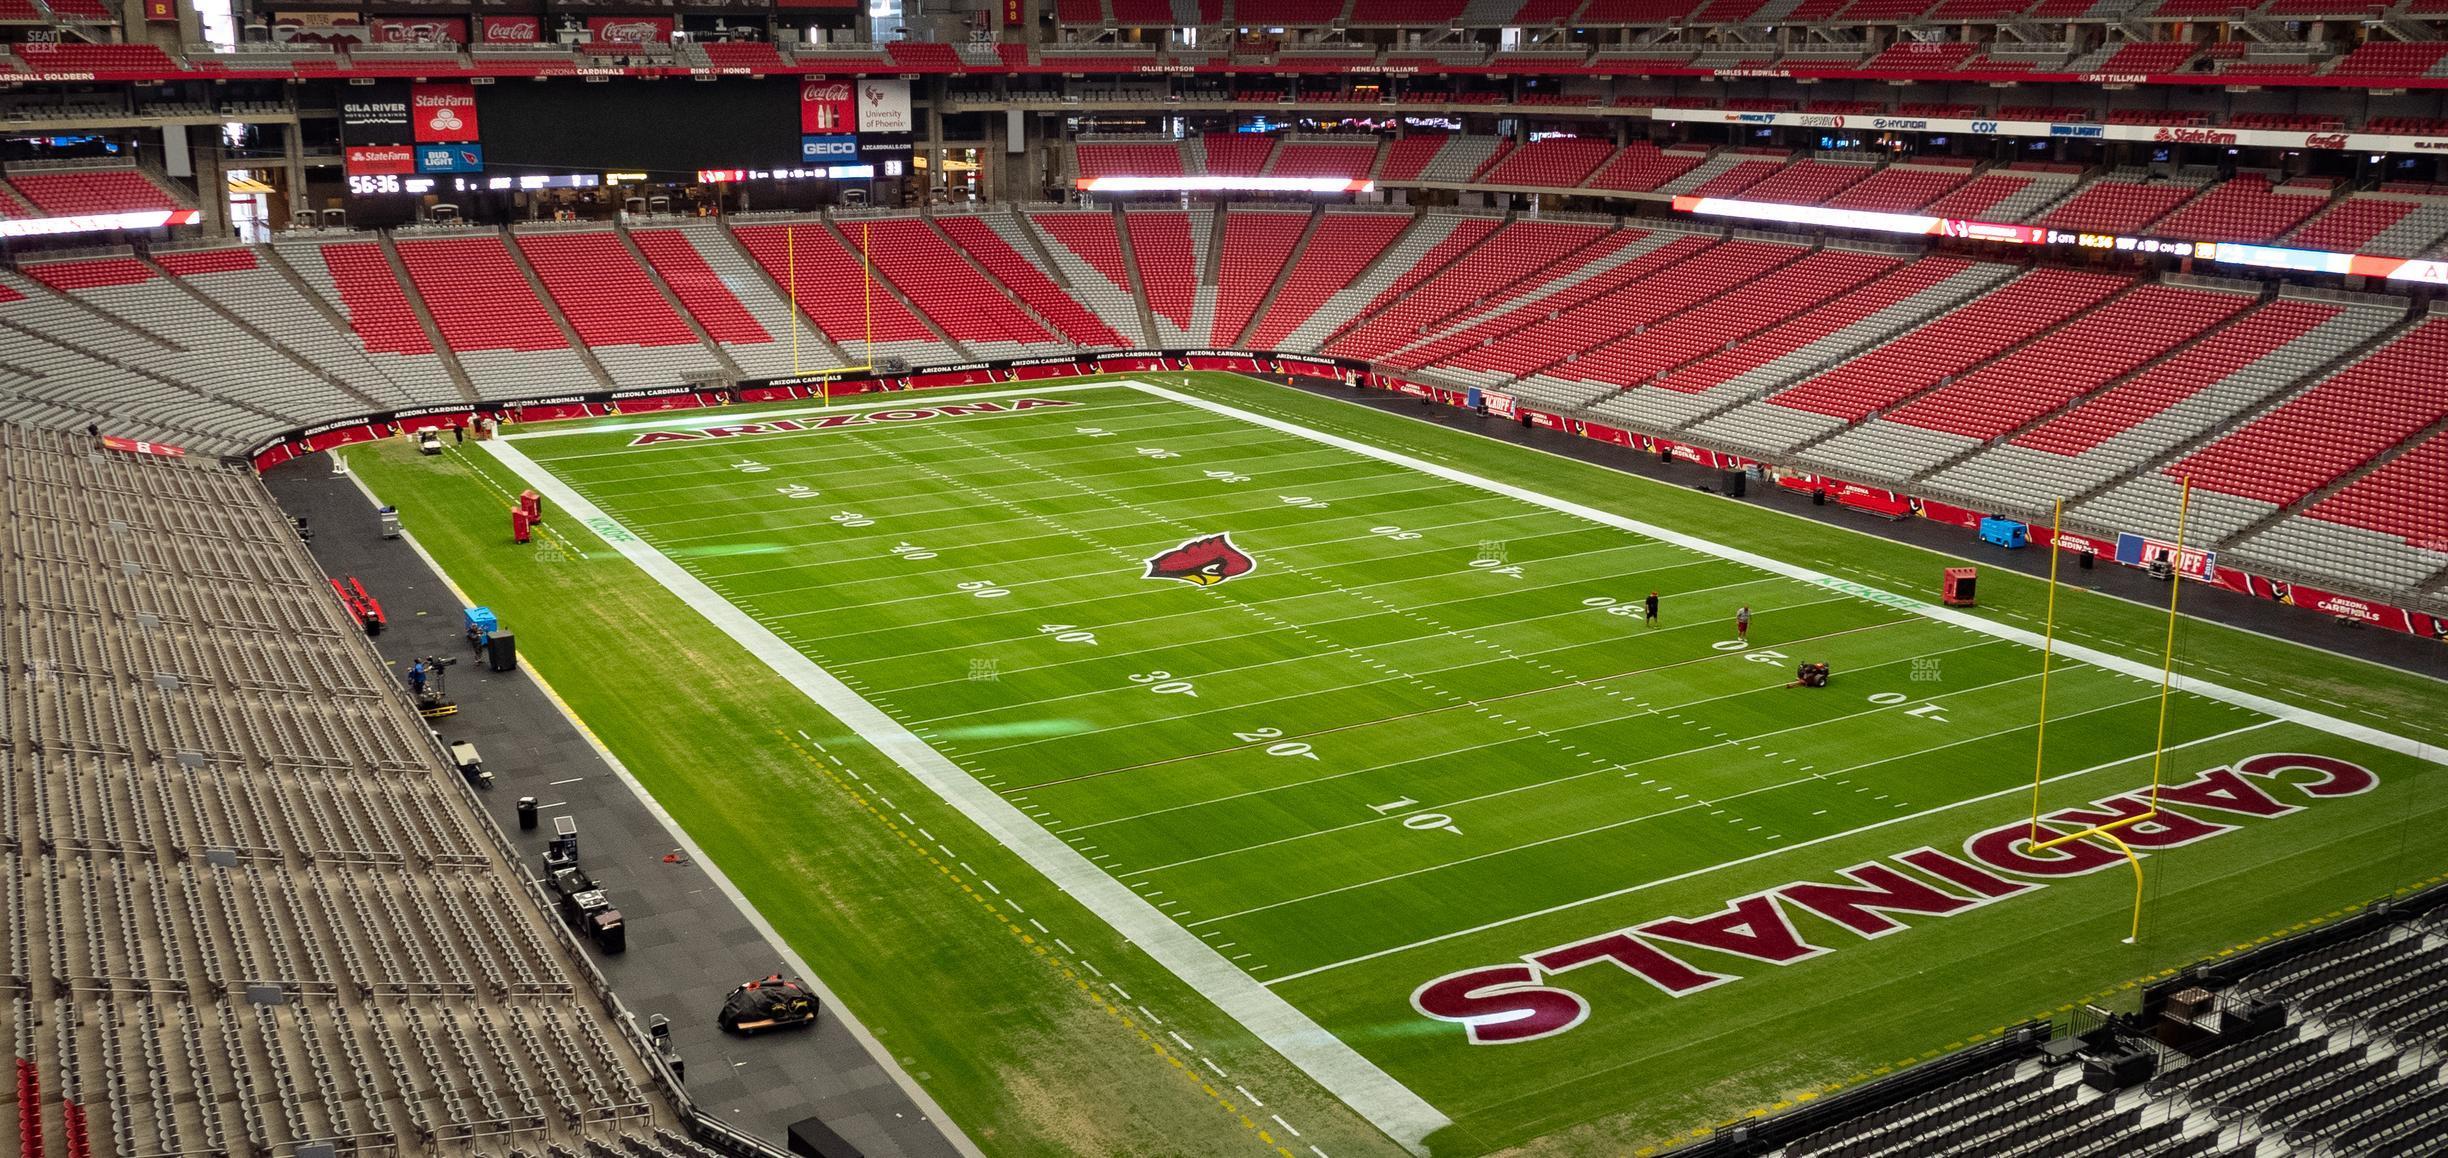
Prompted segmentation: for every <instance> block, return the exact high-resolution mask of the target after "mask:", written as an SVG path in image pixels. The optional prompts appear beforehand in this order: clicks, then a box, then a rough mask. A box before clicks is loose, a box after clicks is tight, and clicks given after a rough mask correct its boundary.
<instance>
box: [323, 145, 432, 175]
mask: <svg viewBox="0 0 2448 1158" xmlns="http://www.w3.org/2000/svg"><path fill="white" fill-rule="evenodd" d="M341 164H342V166H343V167H344V168H345V169H346V170H347V172H348V175H349V176H351V177H381V176H399V175H402V174H408V173H414V172H416V171H417V170H416V149H415V148H414V147H412V146H409V145H351V146H349V147H348V150H347V152H346V153H345V154H344V155H343V156H342V158H341Z"/></svg>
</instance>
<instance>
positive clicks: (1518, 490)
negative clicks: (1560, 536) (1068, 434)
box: [485, 382, 2448, 764]
mask: <svg viewBox="0 0 2448 1158" xmlns="http://www.w3.org/2000/svg"><path fill="white" fill-rule="evenodd" d="M1129 385H1130V386H1132V387H1133V388H1134V389H1137V390H1141V391H1144V392H1146V393H1149V394H1153V395H1156V396H1157V397H1160V398H1171V399H1173V400H1174V401H1177V402H1180V403H1182V404H1183V405H1186V406H1196V407H1198V408H1199V409H1201V410H1207V411H1212V412H1214V413H1217V414H1230V415H1237V416H1240V417H1242V418H1244V419H1246V420H1248V421H1250V422H1254V423H1257V424H1258V425H1260V426H1264V427H1267V428H1268V429H1270V430H1280V431H1283V432H1284V433H1286V434H1292V435H1297V436H1299V437H1302V438H1307V439H1310V440H1312V441H1315V442H1322V443H1325V444H1326V445H1328V446H1339V447H1342V448H1343V449H1345V450H1348V451H1351V452H1352V453H1354V454H1358V455H1362V456H1365V457H1368V458H1374V459H1377V460H1378V461H1380V462H1390V463H1394V464H1396V465H1400V466H1408V467H1410V468H1411V469H1413V470H1417V471H1422V472H1425V473H1427V474H1432V475H1435V476H1436V477H1438V478H1441V479H1446V480H1449V481H1452V482H1458V483H1464V484H1467V485H1470V486H1475V487H1478V488H1480V489H1481V490H1486V491H1492V492H1494V493H1496V494H1501V495H1510V496H1512V497H1514V498H1517V499H1520V500H1522V501H1523V502H1525V503H1529V504H1531V505H1533V506H1541V507H1546V508H1547V509H1549V510H1554V511H1562V512H1564V513H1565V514H1569V515H1576V516H1579V517H1581V518H1584V519H1587V520H1589V521H1591V522H1594V523H1598V524H1601V525H1603V526H1609V527H1616V528H1619V529H1622V530H1626V531H1630V532H1632V533H1634V534H1638V535H1646V536H1648V537H1650V538H1652V539H1661V540H1664V541H1666V542H1669V543H1673V544H1675V545H1677V546H1680V547H1684V548H1686V549H1689V550H1692V551H1697V552H1699V553H1701V554H1704V555H1712V556H1715V557H1717V558H1720V559H1725V560H1729V561H1731V562H1735V563H1742V564H1745V565H1747V566H1750V567H1754V568H1757V569H1759V570H1762V571H1766V572H1768V573H1769V574H1772V575H1782V576H1784V577H1786V578H1788V579H1796V580H1800V581H1802V582H1804V583H1808V584H1811V585H1813V586H1816V587H1820V588H1824V589H1827V590H1831V591H1837V592H1841V593H1844V594H1847V595H1852V596H1855V597H1857V598H1860V599H1863V600H1867V601H1869V602H1872V603H1877V604H1880V605H1882V606H1886V607H1892V608H1895V609H1897V610H1901V611H1908V612H1911V613H1913V614H1915V615H1920V616H1923V617H1926V618H1929V619H1934V620H1937V621H1938V622H1940V623H1947V624H1953V625H1955V626H1958V627H1963V628H1967V629H1969V630H1972V631H1978V632H1981V633H1983V634H1987V635H1994V636H1996V637H1998V638H2000V639H2008V640H2013V641H2015V642H2017V643H2021V644H2024V645H2026V646H2028V647H2032V648H2038V647H2040V646H2041V645H2042V644H2043V642H2044V641H2043V640H2042V639H2041V637H2040V635H2039V633H2037V632H2032V631H2026V630H2024V629H2023V628H2020V627H2012V626H2008V625H2007V624H2003V623H1998V622H1994V621H1992V620H1988V619H1983V618H1981V617H1980V616H1977V615H1970V614H1966V613H1964V612H1962V611H1958V610H1956V609H1955V608H1952V607H1941V606H1939V605H1937V604H1933V603H1925V602H1923V601H1921V600H1918V599H1914V598H1911V597H1910V596H1905V595H1897V594H1894V593H1893V592H1889V591H1883V590H1880V589H1879V588H1876V587H1872V586H1870V585H1868V584H1866V583H1855V582H1853V581H1851V580H1848V579H1839V578H1837V577H1836V576H1833V575H1829V574H1826V573H1825V572H1821V571H1815V570H1812V569H1811V568H1808V567H1803V566H1799V565H1797V564H1793V563H1788V562H1785V561H1784V560H1782V559H1772V558H1769V557H1768V556H1766V555H1761V554H1758V553H1756V552H1752V551H1746V550H1743V549H1742V548H1739V547H1729V546H1726V545H1725V544H1723V543H1718V542H1715V541H1712V540H1709V539H1704V538H1701V537H1699V536H1698V535H1691V534H1686V533H1684V532H1682V531H1677V530H1673V529H1670V528H1667V527H1661V526H1658V525H1656V524H1654V523H1645V522H1642V521H1640V520H1638V519H1632V518H1627V517H1625V516H1623V515H1618V514H1616V513H1614V512H1612V511H1602V510H1599V509H1598V508H1596V507H1590V506H1584V505H1582V504H1580V503H1576V502H1572V501H1570V500H1566V499H1559V498H1554V497H1552V496H1549V495H1545V494H1542V493H1540V492H1538V491H1534V490H1531V489H1529V488H1527V487H1520V486H1515V485H1513V484H1512V483H1506V482H1499V481H1497V480H1495V479H1490V478H1484V477H1482V476H1479V475H1475V474H1471V473H1469V472H1467V471H1461V470H1456V469H1454V468H1452V467H1449V466H1443V465H1440V464H1437V463H1433V462H1428V461H1426V460H1424V459H1420V458H1416V457H1413V456H1411V455H1407V454H1403V453H1401V452H1399V451H1392V450H1386V449H1383V448H1381V447H1376V446H1371V445H1369V444H1368V443H1365V442H1358V441H1355V440H1353V439H1348V438H1344V437H1341V436H1339V435H1333V434H1327V433H1324V432H1323V431H1318V430H1313V429H1310V428H1309V427H1305V426H1302V425H1300V424H1298V423H1294V422H1286V421H1284V420H1282V419H1280V418H1270V417H1267V416H1266V415H1263V414H1256V413H1252V412H1250V411H1247V410H1243V409H1241V408H1239V407H1236V406H1228V405H1226V404H1224V403H1221V402H1215V401H1211V400H1208V399H1205V398H1200V397H1198V396H1196V395H1191V394H1184V393H1182V392H1181V391H1178V390H1173V389H1170V388H1167V387H1163V386H1156V385H1151V384H1149V383H1144V382H1131V383H1129ZM485 445H487V446H491V445H493V444H492V443H486V444H485ZM2056 649H2057V654H2059V655H2064V656H2070V657H2072V658H2074V659H2079V660H2082V661H2084V662H2086V663H2089V664H2091V665H2093V666H2095V667H2103V668H2106V669H2108V670H2109V671H2113V672H2117V673H2120V674H2123V675H2128V676H2133V677H2135V678H2138V679H2148V680H2151V681H2153V682H2156V681H2157V680H2158V678H2159V675H2160V671H2159V668H2158V667H2156V666H2154V665H2151V664H2144V663H2139V662H2136V661H2134V660H2130V659H2126V658H2125V657H2123V656H2120V655H2112V654H2110V653H2108V652H2104V651H2101V650H2099V649H2097V648H2093V647H2087V646H2085V645H2082V644H2077V643H2065V642H2062V641H2060V642H2059V643H2058V644H2057V647H2056ZM2171 682H2172V686H2174V687H2175V689H2176V690H2178V691H2185V692H2192V693H2194V694H2195V695H2199V696H2203V697H2205V698H2208V699H2213V700H2218V701H2220V702H2222V703H2230V704H2237V705H2241V706H2243V707H2246V708H2250V709H2252V710H2253V711H2256V712H2259V713H2261V714H2262V715H2265V716H2274V717H2276V718H2278V719H2282V720H2286V721H2289V722H2291V723H2297V724H2302V725H2304V726H2306V727H2310V728H2316V729H2319V730H2321V731H2324V732H2328V733H2330V734H2332V735H2337V736H2343V737H2346V738H2347V739H2350V740H2357V741H2360V742H2362V743H2365V744H2369V745H2371V746H2373V747H2375V748H2384V749H2387V750H2388V751H2391V752H2396V753H2398V754H2400V755H2404V756H2411V757H2414V758H2416V759H2419V760H2426V761H2429V762H2431V763H2433V764H2448V751H2443V750H2442V749H2441V747H2440V746H2439V745H2436V744H2430V743H2425V742H2422V741H2419V740H2411V739H2408V738H2406V737H2403V736H2398V735H2393V734H2391V733H2388V732H2383V731H2380V730H2379V729H2377V728H2372V727H2367V726H2365V725H2362V724H2358V723H2355V722H2353V721H2351V720H2341V719H2338V718H2337V717H2335V716H2331V715H2327V714H2324V713H2321V712H2316V711H2313V710H2311V709H2309V708H2304V707H2299V706H2297V705H2294V704H2288V703H2281V702H2279V701H2277V700H2273V699H2270V698H2268V697H2267V696H2258V695H2254V694H2252V693H2250V692H2241V691H2237V690H2235V689H2234V688H2230V687H2227V686H2225V685H2223V684H2218V683H2213V682H2211V681H2209V680H2206V679H2201V678H2198V677H2195V676H2189V675H2179V676H2176V677H2174V679H2173V680H2172V681H2171Z"/></svg>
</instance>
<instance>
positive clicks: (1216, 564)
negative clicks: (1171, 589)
mask: <svg viewBox="0 0 2448 1158" xmlns="http://www.w3.org/2000/svg"><path fill="white" fill-rule="evenodd" d="M1147 568H1148V569H1147V576H1146V577H1147V578H1150V579H1179V580H1181V581H1182V582H1184V583H1196V584H1198V585H1199V586H1201V587H1210V586H1213V585H1215V584H1218V583H1221V582H1223V581H1225V580H1227V579H1238V578H1240V577H1241V576H1243V575H1247V574H1249V573H1250V572H1252V571H1254V570H1257V568H1258V561H1257V560H1255V559H1252V558H1250V557H1249V555H1248V554H1247V553H1245V552H1243V551H1242V550H1241V548H1239V547H1236V546H1233V542H1232V536H1230V535H1209V536H1207V537H1206V538H1203V539H1191V540H1189V541H1187V542H1185V543H1183V544H1182V545H1181V546H1178V547H1175V548H1173V549H1172V550H1170V551H1167V552H1165V553H1164V554H1161V555H1158V556H1156V557H1155V558H1153V559H1150V560H1148V561H1147Z"/></svg>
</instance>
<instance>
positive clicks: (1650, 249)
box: [1447, 231, 1812, 407]
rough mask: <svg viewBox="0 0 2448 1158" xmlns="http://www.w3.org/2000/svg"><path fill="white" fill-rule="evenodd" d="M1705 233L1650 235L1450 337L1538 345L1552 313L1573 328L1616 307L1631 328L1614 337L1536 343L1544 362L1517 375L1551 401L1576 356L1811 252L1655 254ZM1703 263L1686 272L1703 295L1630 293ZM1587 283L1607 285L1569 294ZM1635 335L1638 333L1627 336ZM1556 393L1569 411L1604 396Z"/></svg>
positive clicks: (1679, 317)
mask: <svg viewBox="0 0 2448 1158" xmlns="http://www.w3.org/2000/svg"><path fill="white" fill-rule="evenodd" d="M1706 236H1707V235H1694V234H1688V233H1674V232H1663V231H1661V232H1659V233H1653V234H1651V235H1650V236H1648V237H1645V238H1642V239H1641V240H1640V241H1639V242H1638V243H1636V244H1634V245H1632V246H1628V247H1626V248H1625V249H1624V250H1623V251H1622V252H1621V253H1619V254H1610V255H1608V257H1607V258H1606V259H1605V260H1603V261H1601V262H1593V263H1592V266H1593V267H1598V266H1603V267H1604V268H1601V269H1596V270H1595V272H1591V273H1589V274H1588V276H1584V274H1585V272H1587V271H1582V270H1576V271H1574V273H1573V274H1570V275H1567V276H1566V277H1564V278H1560V279H1558V281H1559V283H1563V284H1560V285H1559V286H1558V288H1559V290H1561V291H1563V292H1558V293H1553V294H1541V295H1537V296H1535V297H1533V298H1529V299H1526V300H1525V303H1524V304H1523V306H1522V308H1521V309H1520V310H1518V311H1515V312H1501V313H1491V314H1490V315H1489V316H1488V319H1487V320H1486V322H1484V323H1482V324H1481V326H1480V327H1479V328H1477V329H1476V330H1474V329H1472V328H1462V329H1457V330H1456V331H1454V333H1455V334H1456V335H1458V336H1459V335H1467V334H1471V333H1474V332H1476V333H1478V334H1479V336H1480V338H1481V341H1482V342H1487V341H1496V342H1503V341H1508V340H1511V341H1517V342H1525V343H1533V344H1537V343H1543V342H1546V341H1547V340H1548V339H1546V338H1545V336H1544V332H1543V331H1542V330H1541V325H1542V323H1544V322H1545V321H1546V320H1547V319H1548V317H1549V316H1551V315H1553V316H1557V317H1559V318H1562V319H1566V320H1567V321H1568V322H1571V323H1573V324H1578V322H1579V319H1583V318H1592V317H1596V318H1604V317H1606V316H1607V314H1608V311H1609V307H1610V305H1613V306H1614V307H1616V310H1615V317H1616V318H1617V320H1628V321H1629V323H1630V327H1631V328H1630V329H1625V330H1624V331H1623V332H1622V333H1621V334H1617V333H1614V332H1611V331H1605V330H1601V331H1598V332H1596V333H1591V332H1589V331H1581V332H1582V333H1584V334H1589V337H1588V338H1580V339H1576V341H1575V343H1572V344H1567V343H1560V342H1559V343H1555V344H1551V345H1541V346H1540V348H1539V352H1540V353H1541V354H1543V355H1544V356H1545V357H1544V360H1543V361H1540V362H1538V363H1536V364H1534V365H1532V366H1531V367H1530V368H1529V369H1527V370H1523V371H1520V372H1519V374H1518V377H1519V378H1520V379H1522V380H1524V381H1528V382H1531V383H1533V385H1532V386H1531V387H1530V391H1531V392H1532V393H1534V394H1537V395H1539V396H1540V397H1544V398H1550V399H1552V398H1555V397H1557V396H1558V394H1559V392H1558V391H1556V390H1555V389H1553V388H1552V387H1553V384H1554V383H1557V382H1560V381H1563V380H1565V376H1564V374H1563V373H1562V372H1561V370H1562V368H1563V367H1565V366H1568V365H1574V364H1576V363H1577V362H1578V361H1579V359H1581V358H1583V357H1584V356H1589V355H1592V354H1593V353H1598V354H1601V356H1603V351H1605V350H1607V349H1609V348H1612V347H1613V345H1614V344H1615V343H1618V342H1635V343H1637V342H1640V341H1641V340H1642V339H1641V337H1640V335H1642V334H1655V333H1657V331H1658V330H1659V329H1660V328H1662V327H1667V326H1672V325H1675V324H1676V323H1678V322H1683V321H1688V320H1690V319H1691V318H1692V316H1693V315H1695V314H1696V313H1698V312H1700V311H1705V310H1709V309H1712V308H1715V307H1716V306H1717V305H1718V303H1719V302H1720V301H1721V300H1722V299H1725V298H1729V297H1737V296H1738V295H1745V294H1749V293H1752V292H1753V291H1754V289H1755V288H1756V287H1760V286H1762V285H1764V284H1765V283H1766V282H1767V281H1768V280H1769V279H1771V278H1772V277H1773V276H1774V274H1775V272H1776V271H1777V270H1780V269H1783V268H1786V267H1788V266H1791V265H1793V264H1794V263H1796V262H1799V261H1803V260H1806V259H1807V258H1808V257H1809V256H1810V254H1811V253H1812V250H1811V249H1810V248H1809V247H1807V246H1799V245H1792V246H1789V245H1776V246H1774V247H1773V248H1774V249H1775V250H1776V251H1777V252H1776V253H1775V255H1774V256H1772V257H1767V258H1765V259H1764V260H1762V259H1760V258H1759V257H1758V255H1757V254H1756V251H1741V250H1734V251H1728V250H1721V249H1719V248H1718V247H1717V245H1716V244H1715V243H1714V242H1713V241H1712V242H1710V243H1708V244H1706V245H1704V246H1702V247H1699V248H1694V249H1691V250H1689V251H1688V252H1684V251H1676V252H1673V253H1665V254H1662V255H1661V251H1664V250H1667V249H1669V248H1670V247H1672V246H1674V245H1675V244H1676V243H1678V242H1682V241H1688V240H1693V239H1694V238H1695V237H1706ZM1729 259H1731V260H1729ZM1755 260H1759V261H1760V262H1761V263H1760V264H1758V265H1756V266H1754V265H1750V264H1747V263H1749V262H1752V261H1755ZM1702 262H1707V263H1710V265H1711V266H1712V267H1714V268H1708V269H1705V270H1702V271H1699V272H1697V273H1696V274H1693V277H1694V279H1695V280H1694V282H1692V283H1689V284H1696V285H1697V286H1698V287H1699V288H1700V289H1702V290H1705V291H1707V292H1704V293H1703V292H1691V293H1684V294H1682V295H1681V296H1680V299H1679V300H1678V298H1677V296H1674V293H1673V291H1669V292H1668V293H1667V294H1665V295H1659V296H1650V295H1646V294H1642V293H1641V290H1640V289H1639V288H1637V287H1639V286H1640V284H1641V283H1643V282H1646V281H1648V280H1649V279H1650V278H1652V277H1658V276H1663V275H1664V274H1665V273H1666V271H1668V270H1674V271H1676V272H1677V273H1691V271H1692V268H1693V267H1694V266H1695V265H1697V264H1699V263H1702ZM1727 274H1730V275H1732V280H1730V281H1725V282H1723V283H1722V284H1711V282H1712V281H1713V280H1715V279H1718V278H1720V277H1721V276H1723V275H1727ZM1627 276H1628V277H1629V279H1630V280H1629V282H1625V281H1624V279H1625V278H1626V277H1627ZM1593 279H1594V280H1598V281H1601V282H1604V283H1607V284H1604V285H1602V286H1601V287H1599V288H1600V290H1601V291H1602V292H1600V293H1599V294H1598V295H1597V296H1595V297H1589V296H1585V295H1582V294H1576V293H1574V292H1571V291H1572V288H1573V287H1574V286H1579V285H1584V284H1586V283H1587V282H1588V281H1590V280H1593ZM1619 291H1622V292H1626V293H1629V294H1638V295H1640V296H1639V297H1637V298H1633V299H1630V300H1627V299H1626V298H1619V297H1616V296H1615V295H1616V294H1617V293H1618V292H1619ZM1557 301H1562V302H1564V303H1565V304H1564V305H1563V306H1562V307H1561V308H1560V309H1558V308H1552V306H1553V303H1555V302H1557ZM1542 303H1546V304H1548V305H1550V307H1551V308H1547V309H1541V308H1539V307H1540V305H1541V304H1542ZM1650 311H1662V312H1656V313H1655V316H1653V317H1652V316H1642V314H1645V313H1647V312H1650ZM1785 317H1786V315H1785V314H1782V313H1774V312H1771V311H1769V310H1762V311H1760V312H1759V313H1758V314H1756V315H1753V317H1752V318H1751V319H1750V320H1751V321H1753V322H1755V323H1756V326H1770V325H1774V324H1776V323H1777V322H1780V321H1783V320H1784V319H1785ZM1635 330H1636V331H1637V333H1635V332H1634V331H1635ZM1566 332H1567V333H1572V332H1573V331H1571V330H1567V331H1566ZM1751 332H1755V330H1751V331H1743V333H1742V334H1740V335H1735V334H1731V333H1729V334H1726V335H1725V336H1726V337H1729V338H1737V337H1741V336H1748V334H1749V333H1751ZM1592 339H1594V340H1592ZM1722 348H1723V346H1722V344H1718V345H1713V346H1711V347H1710V348H1708V349H1706V350H1699V351H1695V352H1693V354H1692V357H1693V358H1699V357H1706V356H1708V355H1710V354H1714V353H1716V352H1718V351H1719V350H1721V349H1722ZM1689 360H1690V359H1684V360H1683V361H1676V362H1671V363H1666V364H1663V365H1662V366H1661V368H1660V369H1659V370H1657V371H1656V372H1657V373H1668V372H1671V371H1672V370H1674V369H1678V368H1680V367H1681V366H1682V365H1683V364H1684V363H1685V362H1687V361H1689ZM1507 369H1508V370H1510V369H1515V367H1507ZM1447 370H1448V372H1450V373H1456V374H1460V375H1462V376H1463V377H1464V378H1466V379H1468V380H1469V381H1471V382H1472V383H1473V384H1476V385H1480V386H1495V385H1498V384H1499V383H1501V382H1502V381H1503V380H1504V378H1505V375H1503V374H1500V373H1497V372H1495V371H1490V370H1468V369H1459V368H1456V367H1451V366H1448V367H1447ZM1575 372H1577V373H1587V372H1588V371H1586V370H1579V369H1576V371H1575ZM1562 393H1566V394H1569V395H1570V396H1571V397H1572V405H1574V406H1576V407H1578V406H1582V405H1586V404H1587V403H1588V402H1590V401H1592V400H1593V399H1594V398H1596V397H1602V396H1603V394H1600V393H1595V392H1593V390H1592V388H1591V384H1590V383H1589V382H1587V381H1586V380H1584V381H1582V382H1581V384H1580V385H1579V386H1576V387H1574V388H1572V389H1571V390H1569V391H1565V392H1562ZM1612 393H1614V388H1613V387H1607V388H1605V390H1604V394H1612Z"/></svg>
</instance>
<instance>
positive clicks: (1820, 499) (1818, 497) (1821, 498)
mask: <svg viewBox="0 0 2448 1158" xmlns="http://www.w3.org/2000/svg"><path fill="white" fill-rule="evenodd" d="M1811 505H1812V506H1814V507H1824V506H1826V505H1827V492H1826V491H1812V492H1811Z"/></svg>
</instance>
